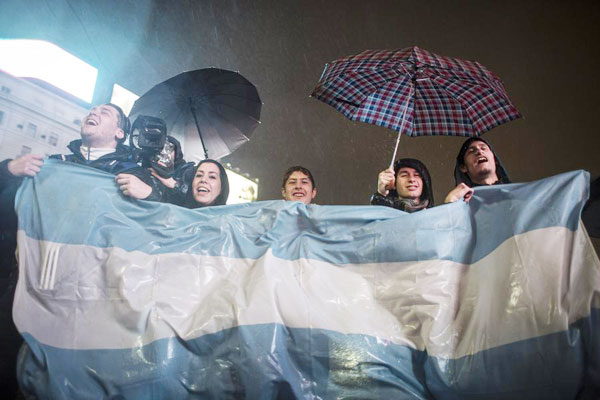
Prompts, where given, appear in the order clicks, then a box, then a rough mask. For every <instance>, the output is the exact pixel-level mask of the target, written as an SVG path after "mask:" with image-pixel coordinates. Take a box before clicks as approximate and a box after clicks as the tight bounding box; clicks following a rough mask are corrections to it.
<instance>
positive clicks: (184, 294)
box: [15, 227, 600, 358]
mask: <svg viewBox="0 0 600 400" xmlns="http://www.w3.org/2000/svg"><path fill="white" fill-rule="evenodd" d="M19 243H20V246H19V251H20V254H19V257H20V259H21V274H22V276H24V277H27V278H26V279H21V280H20V281H19V286H18V289H17V296H18V299H19V301H17V302H16V304H17V308H16V309H15V321H16V323H17V326H18V327H19V329H20V331H22V332H28V333H30V334H31V335H33V336H34V337H35V338H36V339H37V340H39V341H40V342H42V343H45V344H48V345H52V346H56V347H61V348H66V349H99V348H105V349H119V348H130V347H137V346H140V345H141V344H147V343H150V342H152V341H154V340H157V339H161V338H166V337H172V336H173V335H177V336H179V337H180V338H182V339H184V340H189V339H193V338H196V337H199V336H201V335H204V334H208V333H214V332H218V331H220V330H223V329H228V328H232V327H235V326H240V325H253V324H263V323H280V324H283V325H286V326H288V327H298V328H314V329H325V330H333V331H337V332H340V333H358V334H365V335H372V336H375V337H378V338H379V339H381V340H389V341H391V342H394V343H397V344H404V345H407V346H410V347H411V348H415V349H418V350H423V349H427V351H428V353H429V355H431V356H439V357H445V358H457V357H462V356H464V355H468V354H473V353H476V352H478V351H481V350H485V349H489V348H493V347H496V346H500V345H503V344H508V343H511V342H515V341H519V340H524V339H529V338H531V337H536V336H540V335H544V334H549V333H554V332H559V331H564V330H566V329H567V328H568V325H569V324H570V323H573V322H575V321H577V320H578V319H580V318H582V317H585V316H587V315H588V314H589V310H590V306H591V304H592V302H593V303H594V304H598V303H600V300H599V298H598V293H596V292H594V290H593V288H594V287H600V267H599V266H600V263H599V262H598V258H597V257H596V255H595V254H594V252H593V249H592V248H591V246H590V244H589V240H588V239H587V236H586V234H585V232H583V231H581V230H579V231H576V232H572V231H570V230H568V229H566V228H561V227H554V228H544V229H540V230H535V231H530V232H527V233H525V234H522V235H518V236H515V237H512V238H510V239H509V240H507V241H506V242H505V243H503V244H502V245H501V246H499V247H498V248H497V249H496V250H495V251H493V252H492V253H490V254H489V255H488V256H487V257H485V258H483V259H481V260H480V261H478V262H477V263H475V264H473V265H470V266H468V265H463V264H459V263H455V262H451V261H443V260H430V261H420V262H399V263H387V264H362V265H344V266H336V265H334V264H328V263H326V262H323V261H315V260H307V259H299V260H296V261H289V260H283V259H280V258H277V257H275V256H273V255H272V253H271V252H270V251H269V252H268V253H267V254H265V256H263V257H261V258H260V259H258V260H250V259H231V258H226V257H211V256H198V255H191V254H161V255H148V254H144V253H141V252H135V251H134V252H126V251H124V250H122V249H119V248H108V249H101V248H93V247H89V246H79V245H62V246H61V264H62V265H70V266H71V268H74V269H73V270H63V269H61V270H60V271H58V272H56V270H57V269H56V268H53V271H54V272H52V275H53V276H54V277H53V278H52V279H50V280H49V284H50V282H52V284H53V287H54V291H53V292H52V294H51V295H50V294H49V293H48V292H45V293H34V291H31V290H28V286H29V287H38V286H39V283H36V282H32V281H31V278H32V277H35V276H39V275H38V274H37V273H35V270H36V268H38V265H39V264H38V263H37V260H38V259H39V257H40V255H39V253H40V251H41V250H42V249H43V248H44V247H46V246H48V245H49V244H48V243H40V242H38V241H36V240H34V239H31V238H28V237H26V236H25V235H24V234H23V232H19ZM564 243H569V244H570V245H568V246H565V245H564ZM572 246H575V247H577V246H584V247H585V248H587V251H585V252H579V253H582V254H584V257H586V258H587V259H576V258H573V257H577V256H574V254H578V253H577V252H575V253H574V252H573V251H572ZM547 249H553V251H552V252H550V251H545V250H547ZM54 254H56V253H53V255H54ZM53 258H54V257H53ZM81 260H85V261H86V264H85V265H86V267H85V269H81V267H80V266H81V265H83V264H82V263H81ZM499 260H501V262H500V261H499ZM581 266H587V267H586V268H582V267H581ZM46 275H48V272H46ZM566 276H568V277H569V279H568V281H565V280H564V278H563V277H566ZM557 282H559V284H557ZM498 299H509V300H508V301H507V302H499V301H498ZM66 303H71V304H66ZM65 309H72V310H74V309H77V310H78V312H77V313H73V314H71V315H64V313H63V312H62V310H65ZM548 310H551V311H552V315H548ZM114 321H119V323H118V324H115V323H114ZM59 326H60V329H52V328H56V327H59ZM83 332H94V334H93V335H89V334H83Z"/></svg>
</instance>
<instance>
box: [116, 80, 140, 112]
mask: <svg viewBox="0 0 600 400" xmlns="http://www.w3.org/2000/svg"><path fill="white" fill-rule="evenodd" d="M139 98H140V96H138V95H137V94H135V93H133V92H130V91H129V90H127V89H125V88H124V87H123V86H120V85H117V84H116V83H115V84H114V85H113V92H112V97H111V98H110V102H111V103H113V104H116V105H118V106H119V107H121V109H122V110H123V111H124V112H125V114H127V115H129V113H130V112H131V108H132V107H133V103H135V101H136V100H137V99H139Z"/></svg>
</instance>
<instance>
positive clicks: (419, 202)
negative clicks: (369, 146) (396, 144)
mask: <svg viewBox="0 0 600 400" xmlns="http://www.w3.org/2000/svg"><path fill="white" fill-rule="evenodd" d="M371 205H374V206H387V207H393V208H396V209H398V210H402V211H406V212H409V213H412V212H415V211H420V210H423V209H425V208H429V207H433V188H432V186H431V177H430V176H429V171H428V170H427V167H425V164H423V163H422V162H421V161H419V160H416V159H414V158H402V159H400V160H398V161H396V162H395V163H394V170H391V169H386V170H384V171H381V172H380V173H379V177H378V179H377V193H375V194H373V195H372V196H371Z"/></svg>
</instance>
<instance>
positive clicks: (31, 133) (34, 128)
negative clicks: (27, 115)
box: [26, 122, 37, 137]
mask: <svg viewBox="0 0 600 400" xmlns="http://www.w3.org/2000/svg"><path fill="white" fill-rule="evenodd" d="M26 132H27V134H28V135H29V136H31V137H35V133H36V132H37V125H36V124H32V123H31V122H29V123H28V124H27V130H26Z"/></svg>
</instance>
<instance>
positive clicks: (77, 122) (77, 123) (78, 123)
mask: <svg viewBox="0 0 600 400" xmlns="http://www.w3.org/2000/svg"><path fill="white" fill-rule="evenodd" d="M73 125H77V126H81V120H80V119H77V118H76V119H74V120H73Z"/></svg>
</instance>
